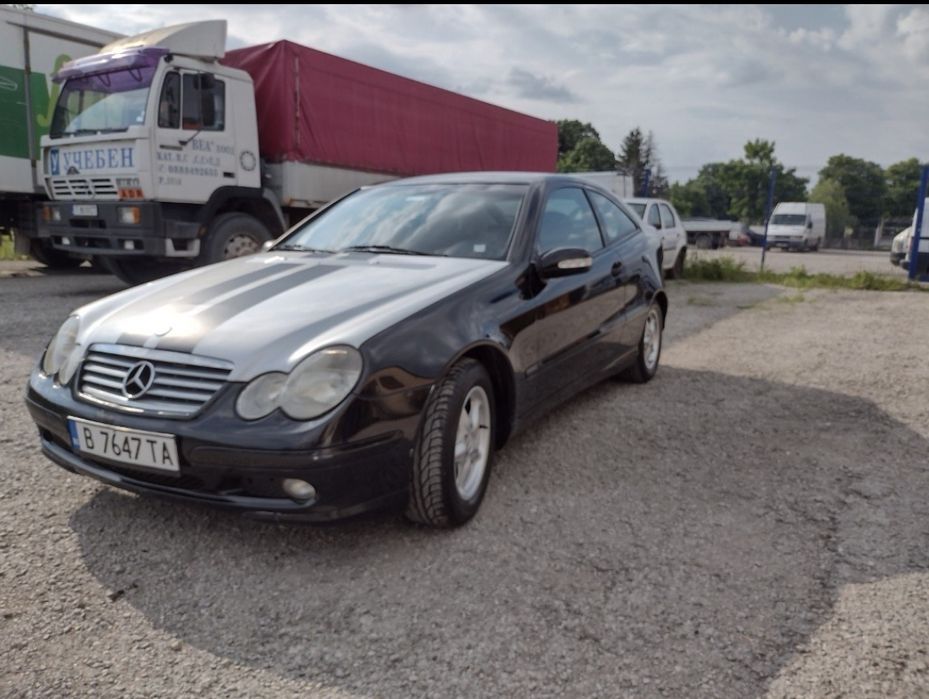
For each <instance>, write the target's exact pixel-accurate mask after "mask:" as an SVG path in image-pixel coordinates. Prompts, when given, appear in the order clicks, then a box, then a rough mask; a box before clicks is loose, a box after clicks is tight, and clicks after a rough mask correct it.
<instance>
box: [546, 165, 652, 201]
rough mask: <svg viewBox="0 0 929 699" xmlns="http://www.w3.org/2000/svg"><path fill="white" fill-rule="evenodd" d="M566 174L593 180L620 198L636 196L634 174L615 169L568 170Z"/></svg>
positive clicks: (589, 180)
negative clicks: (597, 170) (598, 170)
mask: <svg viewBox="0 0 929 699" xmlns="http://www.w3.org/2000/svg"><path fill="white" fill-rule="evenodd" d="M564 174H565V175H573V176H574V177H580V178H582V179H585V180H587V181H588V182H592V183H594V184H595V185H598V186H600V187H603V188H604V189H605V190H607V191H608V192H612V193H613V194H615V195H616V196H617V197H619V198H620V199H625V198H626V197H633V196H635V182H634V181H633V179H632V175H624V174H622V173H621V172H616V171H614V170H604V171H602V172H566V173H564Z"/></svg>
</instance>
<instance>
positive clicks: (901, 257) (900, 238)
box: [890, 199, 929, 269]
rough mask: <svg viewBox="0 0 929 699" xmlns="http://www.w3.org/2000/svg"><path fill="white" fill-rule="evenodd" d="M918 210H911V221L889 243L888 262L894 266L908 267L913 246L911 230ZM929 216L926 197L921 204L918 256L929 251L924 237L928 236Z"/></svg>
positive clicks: (913, 228) (928, 201) (928, 200)
mask: <svg viewBox="0 0 929 699" xmlns="http://www.w3.org/2000/svg"><path fill="white" fill-rule="evenodd" d="M917 213H918V212H917V211H916V210H915V209H914V210H913V223H912V224H911V225H910V226H909V227H908V228H904V229H903V230H902V231H900V232H899V233H897V235H895V236H894V239H893V243H891V245H890V264H892V265H893V266H894V267H896V266H898V265H899V266H900V267H903V269H909V268H910V251H911V248H912V247H913V231H914V230H916V214H917ZM927 216H929V199H926V203H925V204H923V232H922V234H921V235H920V238H919V254H920V256H922V255H924V254H925V253H929V241H927V240H926V239H927V238H929V236H927V235H926V230H927V223H926V217H927Z"/></svg>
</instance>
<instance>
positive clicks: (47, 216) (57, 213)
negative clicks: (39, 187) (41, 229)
mask: <svg viewBox="0 0 929 699" xmlns="http://www.w3.org/2000/svg"><path fill="white" fill-rule="evenodd" d="M42 220H43V221H45V222H46V223H48V222H49V221H54V222H56V223H57V222H59V221H61V209H60V208H59V207H57V206H49V205H47V204H46V205H45V206H43V207H42Z"/></svg>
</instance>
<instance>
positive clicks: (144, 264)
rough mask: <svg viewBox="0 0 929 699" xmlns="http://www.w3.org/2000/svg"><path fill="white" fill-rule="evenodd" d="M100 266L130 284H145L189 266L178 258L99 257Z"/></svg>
mask: <svg viewBox="0 0 929 699" xmlns="http://www.w3.org/2000/svg"><path fill="white" fill-rule="evenodd" d="M95 260H97V261H99V263H100V266H101V267H103V268H104V269H105V270H106V271H108V272H109V273H110V274H112V275H113V276H115V277H116V278H117V279H119V280H120V281H122V282H126V284H129V285H130V286H135V285H137V284H144V283H145V282H150V281H153V280H155V279H159V278H161V277H167V276H168V275H169V274H176V273H177V272H182V271H184V270H185V269H188V268H189V266H190V265H189V263H188V264H186V265H185V264H184V263H182V262H178V261H176V260H162V259H160V258H157V257H127V258H124V259H121V258H118V257H97V258H95Z"/></svg>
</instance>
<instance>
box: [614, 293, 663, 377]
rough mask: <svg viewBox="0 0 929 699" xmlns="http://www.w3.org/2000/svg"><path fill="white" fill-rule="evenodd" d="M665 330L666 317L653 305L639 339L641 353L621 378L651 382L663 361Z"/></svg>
mask: <svg viewBox="0 0 929 699" xmlns="http://www.w3.org/2000/svg"><path fill="white" fill-rule="evenodd" d="M663 329H664V317H663V315H662V313H661V307H660V306H659V305H658V304H657V303H652V305H651V306H650V307H649V309H648V315H646V316H645V327H644V328H642V337H641V338H639V353H638V356H636V358H635V364H633V365H632V366H631V367H629V368H628V369H626V371H624V372H623V373H622V374H620V378H622V379H625V380H627V381H631V382H632V383H645V382H647V381H651V380H652V377H654V376H655V374H656V373H658V360H659V359H661V333H662V330H663Z"/></svg>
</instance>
